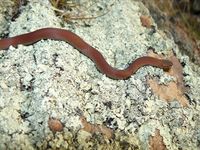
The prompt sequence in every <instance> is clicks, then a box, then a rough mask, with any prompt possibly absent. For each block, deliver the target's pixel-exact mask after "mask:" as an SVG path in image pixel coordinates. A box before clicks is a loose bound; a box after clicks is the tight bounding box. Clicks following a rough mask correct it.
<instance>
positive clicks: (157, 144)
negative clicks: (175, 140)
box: [149, 129, 167, 150]
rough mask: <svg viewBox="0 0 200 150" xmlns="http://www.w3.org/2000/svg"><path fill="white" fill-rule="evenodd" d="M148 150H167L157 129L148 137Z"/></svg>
mask: <svg viewBox="0 0 200 150" xmlns="http://www.w3.org/2000/svg"><path fill="white" fill-rule="evenodd" d="M149 146H150V147H149V149H150V150H167V148H166V145H165V143H164V142H163V137H162V136H161V135H160V131H159V130H158V129H157V130H156V131H155V135H154V136H151V137H150V140H149Z"/></svg>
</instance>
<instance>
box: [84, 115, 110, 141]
mask: <svg viewBox="0 0 200 150" xmlns="http://www.w3.org/2000/svg"><path fill="white" fill-rule="evenodd" d="M80 120H81V123H82V125H83V128H82V130H84V131H86V132H89V133H91V134H94V133H102V134H103V135H104V136H105V137H106V138H108V139H111V138H113V130H111V129H110V128H107V127H106V126H104V125H98V124H91V123H89V122H87V120H86V118H85V117H84V116H81V117H80Z"/></svg>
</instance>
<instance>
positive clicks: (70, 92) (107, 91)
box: [0, 0, 200, 150]
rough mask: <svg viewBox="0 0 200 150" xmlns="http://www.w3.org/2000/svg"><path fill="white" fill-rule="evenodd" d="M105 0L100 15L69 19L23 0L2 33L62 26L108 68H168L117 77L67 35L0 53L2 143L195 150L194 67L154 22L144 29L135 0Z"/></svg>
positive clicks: (199, 123)
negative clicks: (149, 62) (143, 62)
mask: <svg viewBox="0 0 200 150" xmlns="http://www.w3.org/2000/svg"><path fill="white" fill-rule="evenodd" d="M87 3H90V1H87ZM105 3H106V4H109V3H110V4H112V6H111V9H110V11H109V12H108V13H107V14H106V15H104V16H101V17H97V18H95V19H89V20H81V19H80V20H75V21H72V22H71V23H66V22H63V21H61V20H60V19H59V17H56V16H55V13H54V11H53V8H52V7H51V4H50V3H49V1H48V0H43V1H41V0H32V1H28V3H27V5H26V6H23V9H22V10H21V14H20V15H19V16H18V17H17V18H16V20H15V21H10V22H9V27H7V28H8V30H7V32H8V33H9V37H12V36H15V35H19V34H22V33H27V32H30V31H34V30H36V29H40V28H44V27H57V28H63V29H67V30H70V31H72V32H74V33H76V34H77V35H79V36H80V37H82V38H83V39H84V40H85V41H86V42H87V43H89V44H90V45H92V46H93V47H95V48H97V49H98V50H99V51H100V52H101V53H102V54H103V56H104V57H105V59H106V60H107V61H108V62H109V64H110V65H112V66H113V67H116V68H119V69H123V68H126V67H127V65H128V64H129V63H130V62H132V60H134V59H136V58H138V57H141V56H146V55H152V56H154V57H161V54H162V57H163V56H164V57H165V58H169V59H170V60H172V61H173V63H174V66H173V68H172V69H171V70H170V71H169V72H164V71H163V70H161V69H158V68H155V67H151V66H146V67H142V68H141V69H139V70H138V71H137V73H135V74H133V75H132V76H131V78H129V79H127V80H113V79H110V78H108V77H106V76H105V75H103V74H102V73H101V72H99V71H98V70H97V69H96V66H95V64H94V63H93V62H92V61H91V60H90V59H88V58H87V57H85V56H84V55H82V54H81V53H79V51H77V50H76V49H74V48H73V47H72V46H70V45H69V44H68V43H66V42H63V41H53V40H41V41H39V42H37V43H35V44H31V45H29V46H23V45H19V46H18V47H17V48H14V47H12V46H10V48H9V49H8V50H0V139H1V140H0V149H24V150H25V149H29V150H31V149H156V148H157V149H168V150H178V149H193V150H195V149H198V148H199V147H200V130H199V129H200V116H199V115H200V92H199V89H200V68H198V67H197V66H195V65H193V64H192V63H191V62H189V59H188V57H187V56H182V55H181V54H180V52H179V49H178V48H177V46H176V45H175V44H174V42H173V39H169V38H168V37H166V36H165V34H164V33H163V32H162V31H159V30H157V27H156V23H154V22H153V20H152V21H146V22H147V24H148V23H151V24H152V25H151V27H149V28H147V27H144V26H142V23H141V16H149V12H148V10H147V9H146V8H145V7H144V5H143V4H142V3H141V2H138V1H136V0H123V1H121V0H116V1H115V2H114V3H113V2H111V1H108V0H102V1H100V2H99V4H98V5H97V9H100V8H101V7H103V6H104V4H105ZM1 18H4V17H0V19H1ZM143 18H146V19H151V17H143ZM4 25H5V24H4V23H3V20H0V27H1V26H4ZM61 25H62V26H61ZM1 32H2V33H3V32H5V31H2V30H1ZM150 49H151V50H150ZM152 51H153V52H154V53H153V54H152ZM179 65H180V66H179ZM177 66H179V67H177ZM180 68H181V69H180ZM176 90H177V91H176Z"/></svg>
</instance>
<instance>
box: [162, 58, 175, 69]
mask: <svg viewBox="0 0 200 150" xmlns="http://www.w3.org/2000/svg"><path fill="white" fill-rule="evenodd" d="M172 65H173V63H172V62H171V61H169V60H166V59H164V60H162V66H163V70H164V71H168V70H169V69H170V68H171V67H172Z"/></svg>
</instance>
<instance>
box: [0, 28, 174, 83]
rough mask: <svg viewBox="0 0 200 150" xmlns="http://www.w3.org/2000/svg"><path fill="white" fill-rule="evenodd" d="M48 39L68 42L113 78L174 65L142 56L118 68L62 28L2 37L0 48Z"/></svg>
mask: <svg viewBox="0 0 200 150" xmlns="http://www.w3.org/2000/svg"><path fill="white" fill-rule="evenodd" d="M46 39H51V40H61V41H65V42H67V43H68V44H70V45H71V46H72V47H74V48H75V49H77V50H78V51H79V52H80V53H82V54H83V55H85V56H87V57H88V58H89V59H91V60H92V61H93V62H94V63H95V65H96V67H97V70H99V71H100V72H101V73H103V74H105V75H106V76H107V77H109V78H112V79H117V80H125V79H128V78H130V76H131V75H133V74H134V73H136V71H137V70H138V69H139V68H141V67H143V66H153V67H157V68H160V69H163V70H164V71H168V70H169V69H170V68H171V67H172V65H173V63H172V62H171V61H170V60H167V59H159V58H155V57H151V56H142V57H139V58H137V59H135V60H134V61H132V62H131V63H130V64H129V65H127V66H128V67H126V68H125V69H117V68H114V67H112V66H111V65H109V63H108V62H107V61H106V60H105V58H104V57H103V55H102V54H101V53H100V52H99V51H98V50H97V49H96V48H94V47H92V46H91V45H90V44H88V43H87V42H85V41H84V40H83V39H82V38H81V37H79V36H78V35H77V34H75V33H73V32H71V31H69V30H66V29H60V28H41V29H38V30H35V31H33V32H29V33H25V34H21V35H17V36H14V37H8V38H3V39H0V49H3V50H4V49H5V50H6V49H8V48H9V47H10V46H13V47H17V46H18V45H19V44H22V45H30V44H34V43H36V42H38V41H40V40H46Z"/></svg>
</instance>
